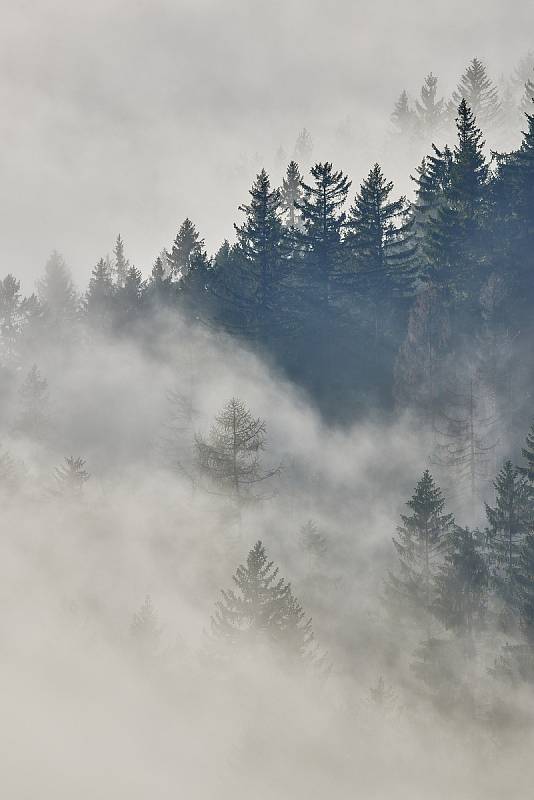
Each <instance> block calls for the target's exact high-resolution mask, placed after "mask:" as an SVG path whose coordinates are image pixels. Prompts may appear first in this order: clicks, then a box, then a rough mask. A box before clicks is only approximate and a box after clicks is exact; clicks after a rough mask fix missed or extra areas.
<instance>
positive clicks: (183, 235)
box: [168, 217, 204, 279]
mask: <svg viewBox="0 0 534 800" xmlns="http://www.w3.org/2000/svg"><path fill="white" fill-rule="evenodd" d="M203 249H204V240H203V239H201V238H200V234H199V233H198V231H197V229H196V228H195V226H194V225H193V223H192V222H191V220H190V219H189V217H188V218H187V219H185V220H184V221H183V222H182V224H181V225H180V229H179V230H178V233H177V234H176V238H175V240H174V242H173V245H172V249H171V252H170V253H169V259H168V263H169V268H170V270H171V272H172V274H173V276H174V277H175V278H176V279H179V278H183V277H184V276H186V275H187V274H188V272H189V270H190V269H191V263H192V259H193V258H194V256H195V255H196V254H197V253H198V252H200V251H202V250H203Z"/></svg>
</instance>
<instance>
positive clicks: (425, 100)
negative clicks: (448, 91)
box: [415, 73, 445, 141]
mask: <svg viewBox="0 0 534 800" xmlns="http://www.w3.org/2000/svg"><path fill="white" fill-rule="evenodd" d="M437 91H438V79H437V78H436V76H435V75H433V74H432V73H430V74H429V75H427V77H426V78H425V82H424V84H423V86H422V87H421V95H420V98H421V99H420V100H416V101H415V115H416V119H417V128H418V131H419V135H420V136H422V137H423V138H424V139H425V140H426V141H428V140H430V141H432V139H433V138H434V137H435V136H437V135H438V134H439V133H440V132H441V130H442V128H443V125H444V122H445V100H444V99H443V98H442V97H441V98H439V100H438V97H437Z"/></svg>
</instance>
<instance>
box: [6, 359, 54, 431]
mask: <svg viewBox="0 0 534 800" xmlns="http://www.w3.org/2000/svg"><path fill="white" fill-rule="evenodd" d="M49 426H50V416H49V411H48V382H47V380H46V378H43V376H42V375H41V373H40V372H39V370H38V369H37V366H36V365H35V364H34V365H33V366H32V368H31V369H30V371H29V372H28V374H27V375H26V378H25V379H24V382H23V384H22V386H21V387H20V389H19V411H18V415H17V418H16V420H15V426H14V427H15V431H17V432H18V433H22V434H25V435H27V436H30V437H31V438H34V439H42V438H44V437H45V436H46V434H47V431H48V429H49Z"/></svg>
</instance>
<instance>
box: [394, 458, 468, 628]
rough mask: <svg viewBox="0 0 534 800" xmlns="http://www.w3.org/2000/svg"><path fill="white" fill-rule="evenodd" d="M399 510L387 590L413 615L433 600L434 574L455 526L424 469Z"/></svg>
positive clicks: (429, 604) (422, 610)
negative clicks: (394, 567) (394, 563)
mask: <svg viewBox="0 0 534 800" xmlns="http://www.w3.org/2000/svg"><path fill="white" fill-rule="evenodd" d="M407 506H408V508H409V509H410V512H411V513H410V514H401V519H402V525H400V526H399V527H398V528H397V535H396V536H395V537H393V544H394V545H395V549H396V551H397V554H398V557H399V569H398V572H397V573H396V574H395V573H390V575H389V582H388V592H389V593H390V594H391V595H392V596H393V597H394V598H395V599H396V600H397V601H399V600H400V602H401V604H402V605H403V606H404V607H405V608H406V609H407V610H408V611H410V612H411V614H413V615H414V616H418V615H424V614H425V613H428V612H430V611H431V609H432V607H433V605H434V603H435V600H436V576H437V574H438V571H439V568H440V567H441V566H442V564H443V560H444V556H445V552H446V550H447V548H448V546H449V539H450V536H451V534H452V532H453V531H454V529H455V525H454V519H453V516H452V514H446V513H444V510H445V499H444V497H443V495H442V493H441V490H440V488H439V487H438V486H436V484H435V483H434V479H433V478H432V475H431V474H430V472H429V471H428V470H425V472H424V473H423V476H422V477H421V479H420V480H419V482H418V484H417V486H416V487H415V491H414V494H413V496H412V498H411V499H410V500H408V502H407Z"/></svg>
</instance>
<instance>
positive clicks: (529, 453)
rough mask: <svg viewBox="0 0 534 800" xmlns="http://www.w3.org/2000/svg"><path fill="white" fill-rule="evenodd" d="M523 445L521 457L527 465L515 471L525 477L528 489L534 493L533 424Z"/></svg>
mask: <svg viewBox="0 0 534 800" xmlns="http://www.w3.org/2000/svg"><path fill="white" fill-rule="evenodd" d="M525 444H526V447H523V448H522V449H521V455H522V456H523V458H524V459H525V461H526V462H527V463H526V466H520V467H518V468H517V471H518V472H519V474H520V475H524V476H525V478H526V479H527V481H528V483H529V485H530V487H532V488H531V491H533V492H534V422H533V423H532V425H531V426H530V430H529V432H528V433H527V438H526V441H525Z"/></svg>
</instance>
